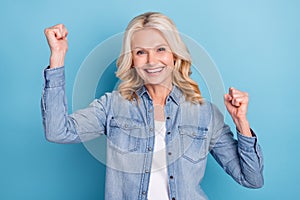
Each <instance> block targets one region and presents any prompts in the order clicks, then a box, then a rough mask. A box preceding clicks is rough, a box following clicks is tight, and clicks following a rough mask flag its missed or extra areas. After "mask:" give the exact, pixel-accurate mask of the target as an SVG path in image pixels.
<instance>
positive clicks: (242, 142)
mask: <svg viewBox="0 0 300 200" xmlns="http://www.w3.org/2000/svg"><path fill="white" fill-rule="evenodd" d="M251 133H252V137H247V136H244V135H243V134H241V133H240V132H239V131H238V130H237V139H238V146H239V148H241V149H242V150H245V151H255V146H256V144H257V137H256V134H255V133H254V131H253V130H252V129H251Z"/></svg>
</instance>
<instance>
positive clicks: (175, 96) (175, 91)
mask: <svg viewBox="0 0 300 200" xmlns="http://www.w3.org/2000/svg"><path fill="white" fill-rule="evenodd" d="M136 94H137V95H138V96H139V98H142V96H143V95H147V97H148V98H149V99H151V97H150V95H149V93H148V91H147V89H146V87H145V86H142V87H141V88H139V89H138V90H137V91H136ZM182 98H183V94H182V92H181V90H180V89H179V88H178V87H177V86H175V85H173V88H172V91H171V93H170V94H169V96H168V97H167V101H168V99H171V100H173V101H174V102H175V103H176V104H177V105H179V104H180V101H181V100H182Z"/></svg>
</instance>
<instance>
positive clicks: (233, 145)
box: [210, 107, 264, 188]
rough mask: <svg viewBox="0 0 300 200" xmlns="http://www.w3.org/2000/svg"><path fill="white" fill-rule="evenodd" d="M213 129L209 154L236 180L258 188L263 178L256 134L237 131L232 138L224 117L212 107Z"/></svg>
mask: <svg viewBox="0 0 300 200" xmlns="http://www.w3.org/2000/svg"><path fill="white" fill-rule="evenodd" d="M213 113H214V114H213V117H214V119H213V124H214V129H213V133H212V140H211V141H213V142H211V144H210V145H211V146H210V149H211V154H212V156H213V157H214V158H215V159H216V161H217V162H218V163H219V164H220V166H221V167H222V168H223V169H224V170H225V171H226V173H228V174H229V175H230V176H231V177H232V178H233V179H234V180H235V181H236V182H238V183H239V184H241V185H243V186H245V187H249V188H260V187H262V186H263V184H264V179H263V155H262V151H261V148H260V145H259V144H258V140H257V137H256V134H255V133H254V132H253V130H251V131H252V135H253V137H247V136H244V135H242V134H241V133H239V132H238V131H237V139H234V136H233V133H232V131H231V130H230V128H229V126H228V125H226V124H225V123H224V117H223V116H222V114H221V113H220V111H219V110H218V109H217V108H215V107H214V111H213Z"/></svg>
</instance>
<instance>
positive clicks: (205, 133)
mask: <svg viewBox="0 0 300 200" xmlns="http://www.w3.org/2000/svg"><path fill="white" fill-rule="evenodd" d="M67 34H68V32H67V29H66V28H65V27H64V26H63V25H62V24H59V25H56V26H53V27H50V28H47V29H45V35H46V38H47V40H48V44H49V46H50V50H51V56H50V66H49V67H48V68H47V69H45V72H44V75H45V87H44V91H43V96H42V115H43V123H44V128H45V133H46V138H47V139H48V140H49V141H51V142H57V143H75V142H83V141H87V140H91V139H93V138H95V137H98V136H101V135H105V137H106V141H107V149H106V150H107V152H106V155H107V163H106V164H107V167H106V177H105V178H106V188H105V199H108V200H114V199H116V200H125V199H126V200H127V199H128V200H146V199H149V200H166V199H168V200H175V199H179V200H181V199H183V200H190V199H191V200H197V199H207V197H206V195H205V193H204V192H203V191H202V189H201V187H200V183H201V180H202V178H203V175H204V172H205V167H206V162H207V155H208V153H211V154H212V156H213V157H214V158H215V159H216V161H217V162H218V163H219V164H220V166H221V167H222V168H223V169H224V170H225V171H226V173H228V174H229V175H230V176H231V177H232V178H233V179H234V180H235V181H237V182H238V183H239V184H241V185H243V186H246V187H250V188H259V187H262V185H263V175H262V172H263V158H262V152H261V149H260V146H259V145H258V142H257V138H256V135H255V134H254V132H253V131H252V129H250V126H249V122H248V120H247V117H246V113H247V106H248V95H247V93H245V92H241V91H239V90H237V89H234V88H230V89H229V93H228V94H225V95H224V102H225V105H226V108H227V110H228V112H229V113H230V115H231V117H232V119H233V121H234V123H235V125H236V130H237V140H235V139H234V137H233V133H232V132H231V130H230V128H229V127H228V126H227V125H226V124H224V118H223V116H222V114H221V113H220V112H219V110H218V109H217V108H216V107H215V106H214V105H213V104H211V103H210V102H208V101H207V100H204V99H203V98H202V96H201V93H200V90H199V88H198V85H197V83H196V82H195V81H193V80H192V79H191V78H190V74H191V62H192V61H191V57H190V54H189V52H188V49H187V48H186V46H185V44H184V43H183V42H182V40H181V38H180V36H179V33H178V31H177V29H176V26H175V25H174V23H173V22H172V21H171V20H170V19H169V18H168V17H167V16H165V15H163V14H161V13H154V12H153V13H152V12H149V13H144V14H141V15H139V16H137V17H135V18H134V19H133V20H131V22H130V23H129V25H128V27H127V29H126V31H125V34H124V40H123V47H122V52H121V55H120V57H119V59H118V62H117V66H118V69H117V73H116V74H117V77H118V78H120V80H121V83H120V84H119V87H118V90H117V91H113V92H111V93H106V94H105V95H103V96H102V97H101V98H99V99H96V100H94V101H93V102H92V103H91V104H90V105H89V106H88V107H87V108H85V109H82V110H78V111H76V112H74V113H73V114H71V115H68V113H67V103H66V95H65V78H64V58H65V55H66V52H67V49H68V44H67Z"/></svg>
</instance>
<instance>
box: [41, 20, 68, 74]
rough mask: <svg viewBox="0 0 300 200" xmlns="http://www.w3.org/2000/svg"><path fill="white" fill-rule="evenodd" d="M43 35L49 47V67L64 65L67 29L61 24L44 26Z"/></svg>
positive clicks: (66, 48)
mask: <svg viewBox="0 0 300 200" xmlns="http://www.w3.org/2000/svg"><path fill="white" fill-rule="evenodd" d="M44 33H45V36H46V38H47V42H48V45H49V47H50V51H51V56H50V68H54V67H62V66H64V59H65V55H66V53H67V50H68V40H67V35H68V30H67V29H66V27H65V26H64V25H63V24H57V25H55V26H52V27H49V28H46V29H45V31H44Z"/></svg>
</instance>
